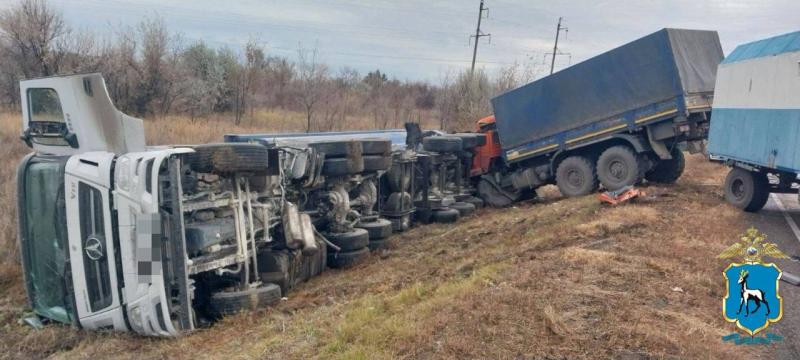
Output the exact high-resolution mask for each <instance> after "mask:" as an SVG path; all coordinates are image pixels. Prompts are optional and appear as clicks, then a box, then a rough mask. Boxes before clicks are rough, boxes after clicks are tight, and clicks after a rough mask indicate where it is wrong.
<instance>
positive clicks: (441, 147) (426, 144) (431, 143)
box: [422, 135, 463, 153]
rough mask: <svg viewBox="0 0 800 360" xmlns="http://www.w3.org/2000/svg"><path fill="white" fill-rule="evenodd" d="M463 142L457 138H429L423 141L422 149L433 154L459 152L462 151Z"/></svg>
mask: <svg viewBox="0 0 800 360" xmlns="http://www.w3.org/2000/svg"><path fill="white" fill-rule="evenodd" d="M462 146H463V145H462V141H461V138H460V137H457V136H447V135H445V136H429V137H426V138H424V139H422V148H423V149H425V150H426V151H432V152H445V153H446V152H458V151H461V149H462Z"/></svg>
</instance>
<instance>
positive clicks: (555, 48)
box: [550, 17, 569, 75]
mask: <svg viewBox="0 0 800 360" xmlns="http://www.w3.org/2000/svg"><path fill="white" fill-rule="evenodd" d="M562 19H563V18H562V17H559V18H558V25H557V26H556V44H555V45H554V46H553V58H552V59H550V74H551V75H552V74H553V69H555V67H556V55H558V34H560V33H561V30H564V31H569V29H567V28H566V27H562V26H561V20H562Z"/></svg>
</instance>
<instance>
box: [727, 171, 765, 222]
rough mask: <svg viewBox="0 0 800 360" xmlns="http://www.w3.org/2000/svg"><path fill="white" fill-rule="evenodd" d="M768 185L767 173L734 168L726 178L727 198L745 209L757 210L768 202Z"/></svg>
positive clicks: (734, 204)
mask: <svg viewBox="0 0 800 360" xmlns="http://www.w3.org/2000/svg"><path fill="white" fill-rule="evenodd" d="M768 186H769V181H768V180H767V175H766V174H764V173H760V172H759V173H754V172H750V171H747V170H744V169H742V168H733V169H731V171H730V172H729V173H728V177H726V178H725V200H727V201H728V202H729V203H731V204H733V206H736V207H738V208H740V209H742V210H744V211H749V212H756V211H758V210H761V208H763V207H764V204H766V203H767V198H768V197H769V189H768Z"/></svg>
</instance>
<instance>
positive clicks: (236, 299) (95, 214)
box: [18, 74, 326, 336]
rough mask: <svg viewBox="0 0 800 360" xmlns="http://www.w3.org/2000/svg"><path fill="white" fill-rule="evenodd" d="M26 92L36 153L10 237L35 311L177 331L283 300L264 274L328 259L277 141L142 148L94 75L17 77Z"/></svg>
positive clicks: (303, 272) (306, 268)
mask: <svg viewBox="0 0 800 360" xmlns="http://www.w3.org/2000/svg"><path fill="white" fill-rule="evenodd" d="M21 93H22V108H23V111H22V115H23V129H24V133H23V134H22V139H23V140H24V141H25V142H26V143H27V144H28V145H29V146H30V147H32V148H33V149H34V152H33V153H31V154H30V155H28V156H27V157H26V158H25V159H24V160H23V161H22V163H21V164H20V165H19V170H18V194H19V196H18V217H19V219H18V220H19V221H18V222H19V229H18V230H19V231H18V236H19V242H20V248H21V250H22V251H21V253H22V265H23V273H24V277H25V285H26V290H27V293H28V298H29V300H30V306H31V308H32V309H33V310H34V312H35V313H36V314H37V315H39V316H41V317H43V318H46V319H50V320H52V321H57V322H62V323H68V324H73V325H75V326H78V327H82V328H86V329H114V330H124V331H134V332H136V333H139V334H143V335H152V336H170V335H177V334H180V333H181V332H184V331H188V330H192V329H194V328H196V327H198V326H202V325H203V324H204V323H206V322H208V321H211V320H213V319H215V318H216V317H219V316H221V315H224V314H228V313H231V312H236V311H239V310H243V309H252V308H256V307H259V306H263V305H266V304H270V303H274V302H275V301H278V300H279V299H280V298H281V297H282V296H283V295H282V290H283V291H285V288H286V286H285V284H278V283H279V281H272V282H268V281H266V280H264V279H262V278H261V277H263V276H264V274H270V275H271V276H270V277H271V278H273V279H274V278H276V276H275V272H276V271H278V272H280V271H283V272H284V273H283V274H278V275H279V276H277V277H278V278H282V279H283V280H287V279H289V280H290V281H291V282H295V281H299V280H303V279H307V278H309V277H311V276H313V275H315V274H318V273H319V272H321V271H322V270H323V268H324V267H325V262H326V246H325V244H324V242H323V241H324V239H322V238H321V237H319V236H315V233H316V231H315V229H314V227H313V225H312V223H311V219H310V217H309V216H308V215H307V214H304V213H301V212H299V211H298V206H297V205H295V204H293V203H292V202H290V201H289V200H287V199H286V198H285V196H284V193H283V192H282V190H281V188H282V187H283V185H285V184H284V183H283V182H284V181H285V178H286V177H284V176H281V175H280V174H281V173H282V172H283V170H282V169H279V168H280V166H281V162H280V161H279V159H278V158H279V157H280V156H281V154H279V153H278V152H277V151H276V150H274V149H272V150H270V149H267V148H266V147H264V146H261V145H258V144H209V145H201V146H194V147H146V146H145V141H144V131H143V124H142V121H141V120H139V119H135V118H132V117H129V116H126V115H124V114H122V113H121V112H119V111H118V110H117V109H116V108H115V107H114V105H113V103H112V102H111V100H110V98H109V96H108V92H107V90H106V86H105V83H104V81H103V78H102V76H101V75H100V74H85V75H72V76H63V77H52V78H43V79H34V80H28V81H23V82H21ZM280 269H284V270H280ZM286 269H291V270H286ZM288 271H291V274H289V273H286V272H288ZM282 288H283V289H282Z"/></svg>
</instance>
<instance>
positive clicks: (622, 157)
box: [597, 145, 642, 191]
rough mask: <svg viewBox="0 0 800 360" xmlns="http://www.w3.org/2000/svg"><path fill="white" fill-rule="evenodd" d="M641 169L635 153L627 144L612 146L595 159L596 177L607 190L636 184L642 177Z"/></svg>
mask: <svg viewBox="0 0 800 360" xmlns="http://www.w3.org/2000/svg"><path fill="white" fill-rule="evenodd" d="M641 169H642V167H641V165H640V164H639V158H638V157H637V156H636V153H635V152H633V149H631V148H630V147H627V146H622V145H617V146H612V147H610V148H608V149H606V150H605V151H603V153H602V154H600V158H599V159H597V177H598V179H599V180H600V183H601V184H603V187H605V188H606V190H609V191H615V190H619V189H622V188H624V187H626V186H631V185H634V184H636V183H637V182H638V181H639V179H641V177H642V171H641Z"/></svg>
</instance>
